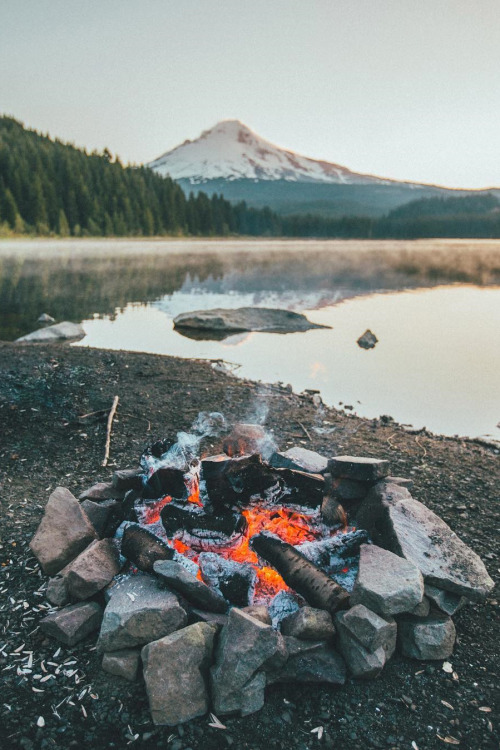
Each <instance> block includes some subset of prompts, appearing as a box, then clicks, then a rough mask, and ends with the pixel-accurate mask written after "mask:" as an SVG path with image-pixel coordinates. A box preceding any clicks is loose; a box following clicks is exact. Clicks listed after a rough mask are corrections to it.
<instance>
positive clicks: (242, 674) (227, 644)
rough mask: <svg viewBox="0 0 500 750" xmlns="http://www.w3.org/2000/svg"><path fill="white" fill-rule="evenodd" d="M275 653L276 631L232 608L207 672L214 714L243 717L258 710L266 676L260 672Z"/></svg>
mask: <svg viewBox="0 0 500 750" xmlns="http://www.w3.org/2000/svg"><path fill="white" fill-rule="evenodd" d="M278 651H279V634H278V633H277V631H276V630H274V629H273V628H272V627H271V626H270V625H265V624H264V623H262V622H260V621H259V620H256V619H255V618H253V617H250V615H248V614H246V613H245V612H242V610H240V609H236V608H233V609H232V610H231V612H230V613H229V619H228V623H227V625H226V626H225V627H223V628H222V631H221V633H220V635H219V641H218V644H217V648H216V651H215V664H214V666H213V667H212V669H211V670H210V672H211V674H210V683H211V692H212V700H213V707H214V712H215V713H216V714H233V713H240V714H241V715H242V716H245V715H247V714H251V713H253V712H254V711H258V710H259V709H260V708H262V706H263V705H264V688H265V686H266V675H265V674H264V672H263V671H261V670H262V668H263V667H264V665H265V664H266V662H269V661H270V660H272V658H273V657H274V656H275V655H276V654H277V652H278Z"/></svg>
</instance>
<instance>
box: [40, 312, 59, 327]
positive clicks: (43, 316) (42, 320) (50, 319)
mask: <svg viewBox="0 0 500 750" xmlns="http://www.w3.org/2000/svg"><path fill="white" fill-rule="evenodd" d="M36 322H37V323H43V325H49V324H50V323H55V322H56V321H55V319H54V318H53V317H52V315H49V314H48V313H42V314H41V315H40V317H39V318H38V320H37V321H36Z"/></svg>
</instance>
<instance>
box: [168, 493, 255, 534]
mask: <svg viewBox="0 0 500 750" xmlns="http://www.w3.org/2000/svg"><path fill="white" fill-rule="evenodd" d="M161 522H162V524H163V528H164V529H165V531H166V532H167V534H168V536H173V535H174V534H175V533H176V532H177V531H181V530H182V531H187V532H188V533H190V534H191V535H192V536H199V537H207V536H210V537H212V536H218V535H220V536H222V537H224V541H227V538H228V537H231V536H233V534H242V533H243V532H244V531H245V530H246V527H247V522H246V519H245V517H244V516H242V515H241V513H236V512H234V513H232V512H230V511H228V510H224V512H222V513H219V514H217V515H211V514H209V513H205V511H204V510H203V509H202V508H200V506H193V505H188V506H182V505H178V504H177V503H173V502H172V503H167V505H165V506H164V507H163V508H162V511H161Z"/></svg>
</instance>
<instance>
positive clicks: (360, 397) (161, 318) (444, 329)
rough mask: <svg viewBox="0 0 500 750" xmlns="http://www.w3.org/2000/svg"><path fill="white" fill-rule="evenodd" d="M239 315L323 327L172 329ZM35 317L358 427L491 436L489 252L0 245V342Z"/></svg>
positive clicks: (492, 264) (496, 264) (493, 333)
mask: <svg viewBox="0 0 500 750" xmlns="http://www.w3.org/2000/svg"><path fill="white" fill-rule="evenodd" d="M248 305H257V306H261V307H284V308H287V309H292V310H296V311H299V312H304V313H305V314H306V315H307V316H308V318H309V319H310V320H311V321H313V322H315V323H321V324H324V325H328V326H331V328H330V329H316V330H311V331H307V332H305V333H294V334H286V335H279V334H269V333H244V334H238V335H233V336H230V337H228V338H226V339H224V340H223V341H211V340H196V339H193V338H189V337H187V336H185V335H182V334H180V333H179V332H177V331H175V330H174V328H173V325H172V320H173V318H174V317H175V316H176V315H178V314H179V313H181V312H188V311H190V310H200V309H210V308H212V307H232V308H234V307H241V306H248ZM42 312H48V313H50V314H51V315H52V316H53V317H55V318H56V319H57V320H64V319H66V320H74V321H82V322H83V325H84V328H85V331H86V337H85V338H84V339H83V340H82V341H81V342H79V343H78V344H77V345H78V346H91V347H103V348H109V349H128V350H132V351H143V352H153V353H158V354H169V355H175V356H180V357H197V358H208V359H224V360H226V361H229V362H230V363H232V364H231V368H232V369H233V370H234V372H235V374H237V375H241V376H244V377H248V378H251V379H254V380H262V381H265V382H278V381H279V382H283V383H285V384H290V385H291V386H292V387H293V389H294V390H295V391H302V390H304V389H306V388H308V389H317V390H318V391H320V393H321V396H322V399H323V401H324V402H325V403H327V404H329V405H332V406H337V407H339V408H349V410H350V411H354V412H355V413H357V414H359V415H360V416H366V417H378V416H381V415H389V416H391V417H393V418H394V419H395V420H397V421H398V422H401V423H404V424H409V425H413V426H414V427H416V428H420V427H423V426H425V427H427V429H429V430H432V431H433V432H436V433H441V434H445V435H455V434H458V435H464V436H470V437H478V436H482V437H489V438H494V439H497V440H500V427H499V421H500V388H499V382H500V378H499V373H500V242H498V241H456V240H453V241H451V240H449V241H448V240H426V241H418V242H392V241H391V242H383V241H376V242H375V241H374V242H369V241H367V242H357V241H283V240H272V241H271V240H270V241H266V240H249V241H247V240H234V241H233V240H223V241H218V240H210V241H203V240H199V241H196V240H192V241H187V240H148V241H140V240H40V241H38V240H36V241H3V242H1V243H0V314H1V319H0V339H4V340H5V339H7V340H12V339H14V338H16V337H17V336H20V335H22V334H24V333H27V332H29V331H30V330H33V328H35V327H36V319H37V318H38V316H39V315H40V313H42ZM367 328H369V329H370V330H372V331H373V332H374V333H375V334H376V336H377V338H378V339H379V341H378V343H377V345H376V347H375V348H374V349H372V350H368V351H367V350H363V349H361V348H360V347H359V346H358V345H357V343H356V341H357V339H358V338H359V336H360V335H361V334H362V333H363V332H364V331H365V330H366V329H367ZM322 424H323V423H322V420H321V411H320V412H319V413H318V425H319V426H320V427H321V425H322ZM323 428H324V429H328V425H324V426H323Z"/></svg>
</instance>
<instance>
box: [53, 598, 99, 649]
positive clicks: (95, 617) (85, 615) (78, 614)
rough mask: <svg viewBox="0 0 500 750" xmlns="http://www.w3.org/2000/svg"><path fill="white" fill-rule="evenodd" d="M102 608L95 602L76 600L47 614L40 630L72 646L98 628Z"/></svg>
mask: <svg viewBox="0 0 500 750" xmlns="http://www.w3.org/2000/svg"><path fill="white" fill-rule="evenodd" d="M101 620H102V609H101V607H100V606H99V604H97V602H78V604H70V605H69V607H65V608H64V609H60V610H59V611H58V612H52V613H51V614H50V615H47V617H45V618H44V619H43V620H42V622H41V623H40V630H41V631H42V633H46V635H50V636H52V637H53V638H56V639H57V640H58V641H60V642H61V643H64V645H65V646H74V645H75V644H76V643H79V642H80V641H83V639H84V638H86V637H87V636H88V635H90V633H93V632H94V631H95V630H97V629H98V628H99V625H100V624H101Z"/></svg>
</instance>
